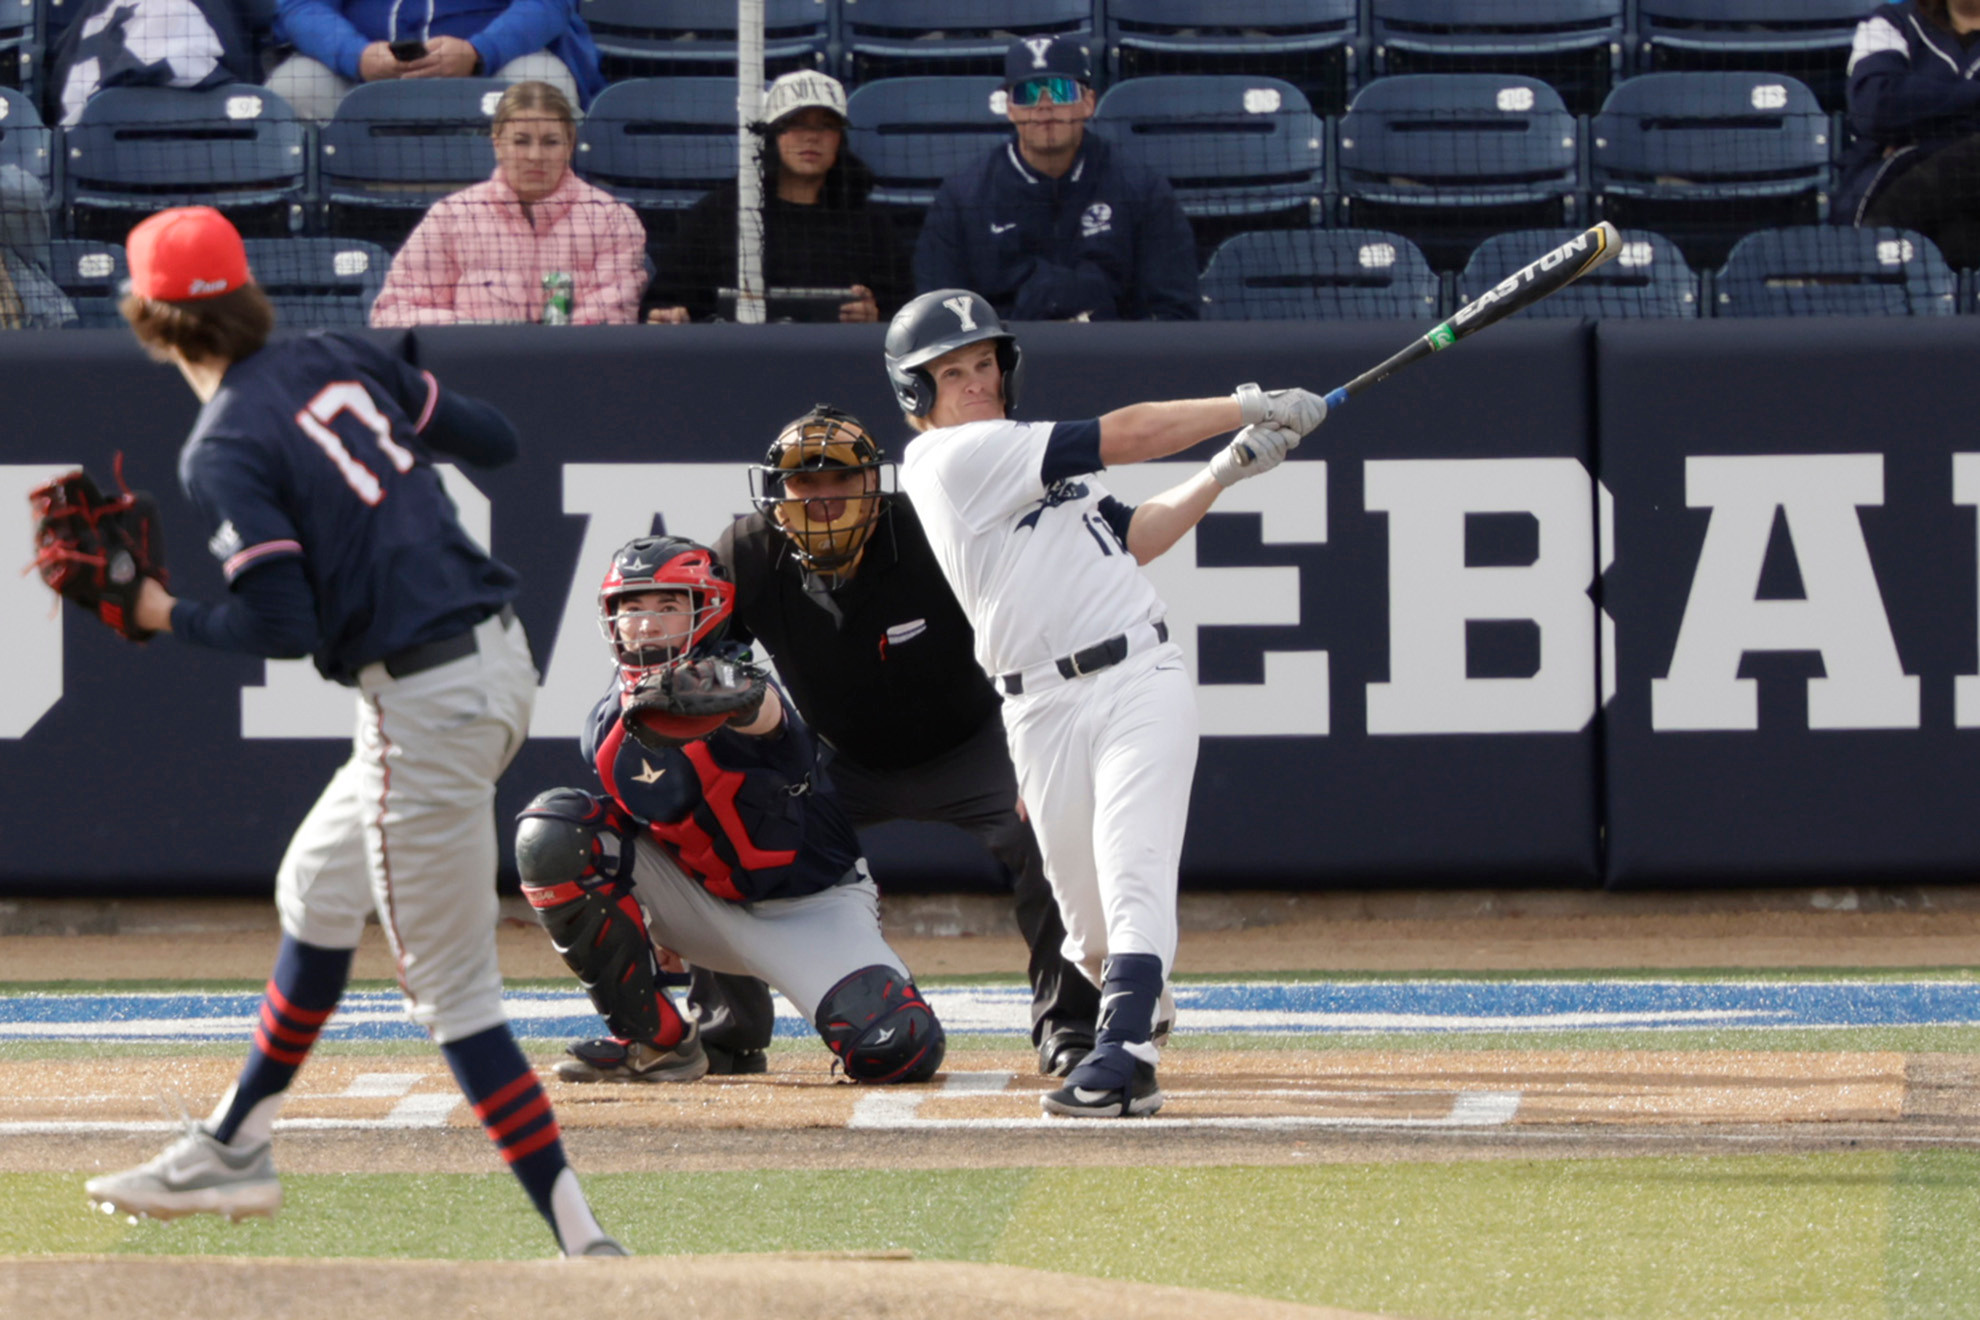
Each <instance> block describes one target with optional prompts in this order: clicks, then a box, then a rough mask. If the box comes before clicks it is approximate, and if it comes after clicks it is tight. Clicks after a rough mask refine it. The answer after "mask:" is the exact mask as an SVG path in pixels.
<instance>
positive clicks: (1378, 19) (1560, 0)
mask: <svg viewBox="0 0 1980 1320" xmlns="http://www.w3.org/2000/svg"><path fill="white" fill-rule="evenodd" d="M1368 39H1369V43H1370V45H1371V47H1372V48H1373V65H1374V69H1373V72H1374V73H1376V74H1377V75H1380V76H1386V75H1390V74H1399V73H1521V74H1525V75H1527V76H1528V77H1534V78H1539V79H1541V80H1542V81H1543V82H1545V83H1547V84H1548V85H1549V86H1551V87H1552V88H1553V89H1554V90H1555V91H1557V92H1559V93H1560V94H1561V99H1562V100H1564V101H1565V102H1567V106H1568V108H1569V109H1570V110H1573V111H1576V112H1577V113H1583V114H1585V113H1588V112H1591V111H1593V110H1594V109H1595V107H1596V106H1598V105H1600V104H1601V103H1602V98H1603V97H1604V96H1606V95H1608V92H1609V88H1610V87H1611V86H1612V85H1613V84H1614V82H1615V80H1616V78H1617V77H1618V76H1619V75H1620V73H1621V70H1622V51H1623V0H1511V2H1506V0H1501V2H1500V3H1481V0H1371V4H1370V6H1369V30H1368Z"/></svg>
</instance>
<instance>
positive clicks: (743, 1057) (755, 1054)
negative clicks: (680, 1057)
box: [701, 1043, 770, 1077]
mask: <svg viewBox="0 0 1980 1320" xmlns="http://www.w3.org/2000/svg"><path fill="white" fill-rule="evenodd" d="M701 1048H702V1050H703V1051H704V1052H706V1053H707V1055H708V1075H709V1076H711V1077H748V1076H751V1075H753V1074H755V1073H761V1072H769V1071H770V1056H768V1055H767V1054H765V1053H764V1052H763V1051H762V1050H725V1049H723V1048H722V1047H721V1046H720V1045H709V1044H706V1043H704V1044H703V1045H702V1047H701Z"/></svg>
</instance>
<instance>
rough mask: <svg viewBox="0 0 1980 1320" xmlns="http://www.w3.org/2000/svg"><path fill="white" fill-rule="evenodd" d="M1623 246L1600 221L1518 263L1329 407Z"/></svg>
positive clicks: (1332, 398)
mask: <svg viewBox="0 0 1980 1320" xmlns="http://www.w3.org/2000/svg"><path fill="white" fill-rule="evenodd" d="M1621 247H1622V235H1621V234H1619V233H1617V232H1616V227H1615V226H1614V225H1612V224H1610V223H1609V222H1608V221H1607V220H1604V221H1603V222H1602V223H1601V224H1599V225H1596V226H1595V227H1594V228H1593V229H1590V230H1586V231H1584V232H1582V233H1579V234H1576V235H1575V236H1574V237H1573V238H1571V239H1569V240H1568V241H1567V242H1565V243H1563V244H1561V245H1560V246H1559V247H1557V248H1555V249H1554V250H1553V251H1552V252H1549V253H1547V254H1546V255H1545V256H1543V257H1541V258H1540V259H1539V260H1538V261H1535V262H1533V263H1532V264H1531V265H1527V266H1522V267H1520V268H1519V269H1518V270H1516V271H1514V272H1513V273H1512V274H1510V275H1508V276H1506V277H1505V278H1504V279H1502V280H1500V281H1499V282H1498V283H1497V284H1495V285H1493V286H1492V287H1491V288H1489V289H1487V290H1486V291H1485V292H1483V293H1481V294H1479V295H1478V296H1477V297H1476V298H1473V299H1472V300H1471V301H1470V302H1468V303H1466V304H1465V305H1464V306H1462V307H1460V308H1458V309H1457V310H1456V311H1455V312H1453V313H1451V319H1450V320H1448V321H1445V322H1444V323H1443V324H1442V325H1439V326H1437V327H1435V328H1434V329H1432V330H1431V331H1430V333H1429V334H1426V335H1424V336H1423V338H1421V339H1419V340H1417V341H1416V342H1415V343H1413V344H1411V345H1410V346H1409V347H1408V348H1405V349H1403V351H1402V352H1400V353H1397V354H1396V355H1395V356H1394V357H1391V358H1389V359H1388V360H1387V361H1385V362H1382V363H1380V364H1378V365H1376V366H1374V367H1371V368H1369V369H1368V370H1367V371H1364V372H1362V373H1361V374H1360V375H1359V376H1356V377H1355V378H1354V379H1353V380H1351V381H1349V382H1348V383H1347V384H1345V385H1342V386H1340V387H1339V388H1337V389H1334V390H1330V391H1329V392H1328V394H1327V407H1328V409H1329V410H1330V411H1331V410H1332V409H1335V408H1338V407H1340V406H1341V405H1342V404H1344V403H1346V402H1347V401H1348V400H1349V399H1351V398H1353V397H1354V396H1355V395H1357V394H1359V393H1361V392H1362V391H1363V390H1365V389H1367V388H1368V387H1369V386H1370V385H1373V384H1375V383H1377V382H1378V381H1384V380H1387V379H1388V378H1389V377H1391V376H1393V375H1395V374H1396V373H1397V372H1398V371H1401V370H1402V369H1403V368H1404V367H1407V366H1409V365H1410V364H1411V363H1413V362H1421V361H1422V360H1423V359H1424V358H1427V357H1429V356H1430V355H1431V354H1432V353H1435V352H1437V351H1439V350H1440V349H1446V348H1449V347H1450V346H1451V345H1452V344H1455V343H1456V342H1457V341H1458V340H1460V339H1463V338H1464V337H1465V336H1466V335H1475V334H1477V333H1478V332H1479V331H1480V330H1483V329H1484V328H1485V327H1486V326H1488V325H1495V324H1497V323H1498V322H1500V321H1503V320H1505V318H1507V317H1508V316H1511V315H1512V314H1513V313H1514V312H1517V311H1521V310H1524V309H1525V308H1528V307H1531V306H1533V304H1535V303H1537V302H1539V301H1540V300H1541V299H1542V298H1548V297H1552V296H1553V295H1554V294H1556V293H1559V292H1560V291H1561V290H1562V289H1565V288H1566V287H1567V286H1568V285H1570V284H1572V283H1574V282H1575V281H1576V280H1578V279H1580V278H1581V277H1582V276H1583V275H1586V274H1587V273H1588V272H1589V271H1591V270H1594V269H1595V268H1596V267H1597V266H1600V265H1602V264H1603V263H1604V262H1606V261H1609V260H1610V259H1612V258H1613V257H1614V256H1615V255H1616V253H1617V252H1618V251H1619V250H1620V249H1621Z"/></svg>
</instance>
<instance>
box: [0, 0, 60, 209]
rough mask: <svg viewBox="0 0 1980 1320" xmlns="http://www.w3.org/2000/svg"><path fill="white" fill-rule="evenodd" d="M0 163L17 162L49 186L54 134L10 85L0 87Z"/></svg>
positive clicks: (45, 185)
mask: <svg viewBox="0 0 1980 1320" xmlns="http://www.w3.org/2000/svg"><path fill="white" fill-rule="evenodd" d="M0 3H4V0H0ZM0 165H15V166H18V167H20V168H21V169H23V170H26V171H27V172H28V173H29V174H32V175H33V176H34V177H35V178H37V179H39V180H41V182H42V185H43V186H44V187H50V188H52V186H53V184H52V180H53V177H54V174H53V172H54V168H55V135H54V133H53V132H52V131H51V130H49V129H48V128H46V127H44V126H43V124H42V122H41V116H40V115H39V114H37V113H35V109H34V102H32V101H30V100H29V99H28V98H27V97H26V96H25V95H24V94H22V93H20V92H17V91H15V90H14V89H13V88H11V87H0Z"/></svg>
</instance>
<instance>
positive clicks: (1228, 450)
mask: <svg viewBox="0 0 1980 1320" xmlns="http://www.w3.org/2000/svg"><path fill="white" fill-rule="evenodd" d="M1297 448H1299V437H1298V436H1296V435H1294V434H1293V433H1292V432H1291V431H1289V430H1287V429H1286V428H1285V427H1283V426H1274V425H1272V424H1270V423H1269V422H1267V423H1260V424H1257V425H1253V426H1247V427H1245V428H1244V429H1243V430H1242V431H1239V432H1238V433H1237V436H1236V438H1235V439H1233V440H1232V441H1231V442H1230V443H1229V444H1227V445H1225V446H1224V447H1223V448H1222V449H1220V450H1218V451H1217V452H1216V453H1215V454H1214V455H1212V456H1211V458H1210V475H1211V477H1212V478H1214V479H1215V480H1216V482H1217V484H1218V485H1219V486H1234V485H1236V484H1237V483H1238V482H1240V481H1243V480H1244V479H1245V478H1246V477H1255V476H1257V475H1258V474H1259V473H1261V472H1270V471H1271V470H1272V469H1273V468H1275V467H1277V466H1279V464H1281V463H1283V462H1285V459H1286V455H1287V454H1288V453H1290V452H1291V451H1293V450H1295V449H1297Z"/></svg>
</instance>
